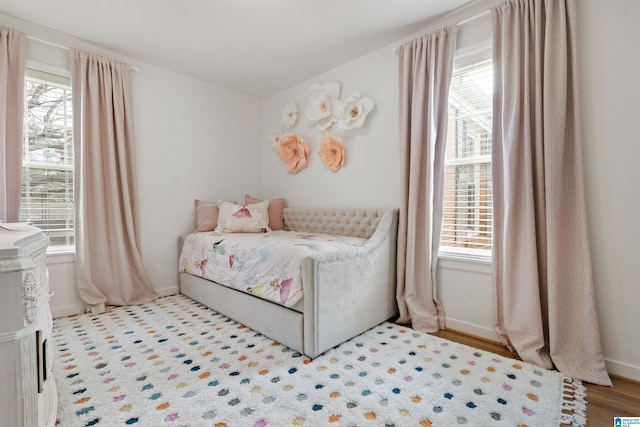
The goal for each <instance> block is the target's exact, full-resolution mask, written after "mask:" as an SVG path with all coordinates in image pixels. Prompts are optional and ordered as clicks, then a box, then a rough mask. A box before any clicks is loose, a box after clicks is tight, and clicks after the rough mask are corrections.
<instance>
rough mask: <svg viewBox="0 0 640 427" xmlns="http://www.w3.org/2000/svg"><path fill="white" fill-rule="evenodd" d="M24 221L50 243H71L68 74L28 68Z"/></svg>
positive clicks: (60, 246) (66, 245)
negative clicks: (54, 73) (47, 237)
mask: <svg viewBox="0 0 640 427" xmlns="http://www.w3.org/2000/svg"><path fill="white" fill-rule="evenodd" d="M25 96H26V99H25V114H24V118H25V119H24V127H25V128H24V145H23V159H22V201H21V206H20V220H21V221H27V222H31V223H33V225H35V226H37V227H39V228H41V229H42V230H44V231H45V232H46V233H47V234H48V235H49V238H50V240H51V244H50V246H51V247H53V248H54V250H55V249H56V248H57V249H65V248H69V247H72V246H73V243H74V242H73V236H74V223H73V215H74V213H73V138H72V137H73V135H72V126H73V123H72V117H73V116H72V108H71V86H70V81H69V79H68V78H64V77H60V76H53V75H48V74H47V73H42V72H37V71H33V70H27V75H26V78H25Z"/></svg>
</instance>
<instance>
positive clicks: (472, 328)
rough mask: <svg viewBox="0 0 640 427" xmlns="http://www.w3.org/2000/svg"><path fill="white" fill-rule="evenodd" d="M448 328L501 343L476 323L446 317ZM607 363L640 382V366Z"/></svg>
mask: <svg viewBox="0 0 640 427" xmlns="http://www.w3.org/2000/svg"><path fill="white" fill-rule="evenodd" d="M446 325H447V329H451V330H453V331H456V332H461V333H463V334H467V335H471V336H474V337H477V338H482V339H486V340H489V341H493V342H496V343H500V342H501V341H500V337H498V334H497V333H496V332H495V331H494V330H493V329H490V328H487V327H484V326H479V325H475V324H473V323H468V322H463V321H461V320H456V319H450V318H448V317H447V318H446ZM605 363H606V365H607V372H609V374H611V375H615V376H617V377H620V378H624V379H628V380H632V381H638V382H640V366H635V365H632V364H629V363H624V362H620V361H618V360H613V359H607V358H605Z"/></svg>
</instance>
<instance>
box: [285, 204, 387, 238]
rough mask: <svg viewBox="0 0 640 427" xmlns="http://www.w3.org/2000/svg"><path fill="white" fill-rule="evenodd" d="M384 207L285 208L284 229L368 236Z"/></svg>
mask: <svg viewBox="0 0 640 427" xmlns="http://www.w3.org/2000/svg"><path fill="white" fill-rule="evenodd" d="M385 212H386V209H311V208H309V209H304V208H285V209H284V212H283V216H284V224H285V229H286V230H292V231H306V232H311V233H325V234H338V235H343V236H352V237H361V238H369V237H371V235H372V234H373V233H374V232H375V230H376V227H377V226H378V222H379V221H380V218H381V217H382V215H384V213H385Z"/></svg>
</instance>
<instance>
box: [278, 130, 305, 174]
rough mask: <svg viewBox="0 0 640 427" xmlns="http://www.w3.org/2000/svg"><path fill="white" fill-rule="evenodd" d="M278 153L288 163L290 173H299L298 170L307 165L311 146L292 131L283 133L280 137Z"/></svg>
mask: <svg viewBox="0 0 640 427" xmlns="http://www.w3.org/2000/svg"><path fill="white" fill-rule="evenodd" d="M276 153H277V154H278V157H280V159H281V160H282V161H283V162H284V164H285V165H286V168H287V172H289V173H298V171H300V170H302V169H304V168H305V167H307V157H308V156H309V146H308V145H307V143H306V142H305V140H304V139H302V138H300V137H299V136H296V135H293V134H290V133H285V134H283V135H282V136H281V137H280V143H279V144H278V147H277V148H276Z"/></svg>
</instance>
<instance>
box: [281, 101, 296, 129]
mask: <svg viewBox="0 0 640 427" xmlns="http://www.w3.org/2000/svg"><path fill="white" fill-rule="evenodd" d="M297 120H298V107H296V104H295V103H294V102H290V103H288V104H287V105H286V106H285V107H284V109H283V110H282V114H281V116H280V123H282V126H284V127H286V128H290V127H291V126H293V125H295V124H296V121H297Z"/></svg>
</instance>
